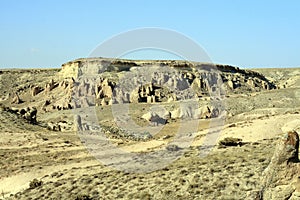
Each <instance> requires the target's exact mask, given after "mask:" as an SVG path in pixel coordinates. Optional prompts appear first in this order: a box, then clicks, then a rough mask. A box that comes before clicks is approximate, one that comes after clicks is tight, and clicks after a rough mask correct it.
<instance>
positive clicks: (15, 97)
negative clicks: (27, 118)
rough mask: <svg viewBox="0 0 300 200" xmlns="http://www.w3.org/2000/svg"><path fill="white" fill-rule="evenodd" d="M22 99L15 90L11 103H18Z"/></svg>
mask: <svg viewBox="0 0 300 200" xmlns="http://www.w3.org/2000/svg"><path fill="white" fill-rule="evenodd" d="M22 102H23V101H22V100H21V99H20V97H19V95H18V94H17V93H16V92H15V93H14V97H13V98H12V101H11V103H12V104H20V103H22Z"/></svg>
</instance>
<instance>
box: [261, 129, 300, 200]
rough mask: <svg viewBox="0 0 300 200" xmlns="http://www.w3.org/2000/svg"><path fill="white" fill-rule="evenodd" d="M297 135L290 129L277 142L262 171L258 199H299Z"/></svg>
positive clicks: (299, 166) (299, 164)
mask: <svg viewBox="0 0 300 200" xmlns="http://www.w3.org/2000/svg"><path fill="white" fill-rule="evenodd" d="M298 155H299V135H298V133H297V132H296V131H290V132H288V133H286V134H284V135H283V137H282V138H281V139H280V141H279V142H278V145H277V147H276V149H275V152H274V155H273V157H272V159H271V162H270V164H269V166H268V167H267V168H266V169H265V171H264V172H263V178H262V189H261V191H260V193H259V197H260V199H275V200H281V199H299V194H300V162H299V157H298Z"/></svg>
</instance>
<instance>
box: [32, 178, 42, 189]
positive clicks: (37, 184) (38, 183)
mask: <svg viewBox="0 0 300 200" xmlns="http://www.w3.org/2000/svg"><path fill="white" fill-rule="evenodd" d="M42 184H43V181H41V180H38V179H36V178H35V179H33V180H32V181H30V183H29V188H30V189H34V188H37V187H40V186H42Z"/></svg>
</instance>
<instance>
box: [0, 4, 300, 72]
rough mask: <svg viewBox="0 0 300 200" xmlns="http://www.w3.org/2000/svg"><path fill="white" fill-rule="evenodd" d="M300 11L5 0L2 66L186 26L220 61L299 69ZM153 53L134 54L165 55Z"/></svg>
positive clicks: (51, 62)
mask: <svg viewBox="0 0 300 200" xmlns="http://www.w3.org/2000/svg"><path fill="white" fill-rule="evenodd" d="M299 12H300V1H298V0H295V1H289V0H287V1H282V0H280V1H279V0H278V1H277V0H252V1H246V0H245V1H243V0H235V1H234V0H218V1H217V0H195V1H175V0H151V1H146V0H144V1H142V0H139V1H138V0H127V1H125V0H124V1H121V0H119V1H116V0H106V1H101V0H98V1H96V0H95V1H92V0H85V1H83V0H81V1H79V0H78V1H76V0H72V1H71V0H70V1H68V0H60V1H57V0H48V1H47V0H44V1H40V0H24V1H22V0H21V1H19V0H0V26H1V29H0V44H1V45H0V58H1V59H0V68H11V67H60V65H61V64H62V63H64V62H67V61H70V60H73V59H76V58H79V57H87V56H88V55H89V54H90V52H91V51H92V50H93V49H94V48H95V47H97V45H99V44H100V43H102V42H104V41H105V40H107V39H109V38H111V37H112V36H113V35H116V34H118V33H120V32H124V31H129V30H132V29H136V28H142V27H158V28H167V29H171V30H175V31H178V32H179V33H182V34H184V35H186V36H188V37H190V38H191V39H193V40H195V41H196V42H197V43H198V44H199V45H201V46H202V47H203V48H204V49H205V50H206V52H207V53H208V55H209V56H210V58H211V60H212V61H213V62H215V63H223V64H232V65H236V66H240V67H295V66H300V14H299ZM146 54H147V53H146ZM146 54H145V53H144V54H136V55H132V56H130V55H128V57H129V58H130V57H132V58H142V59H143V58H149V59H151V58H153V59H155V58H157V57H156V56H154V57H151V55H152V56H153V54H151V53H150V54H149V55H148V56H150V57H147V55H146ZM162 55H163V56H161V57H162V58H166V59H168V58H169V55H168V54H162ZM158 57H159V56H158ZM170 57H172V56H170Z"/></svg>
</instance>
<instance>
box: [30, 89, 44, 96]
mask: <svg viewBox="0 0 300 200" xmlns="http://www.w3.org/2000/svg"><path fill="white" fill-rule="evenodd" d="M41 91H42V88H41V87H39V86H32V87H31V96H33V97H34V96H36V95H37V94H38V93H40V92H41Z"/></svg>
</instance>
